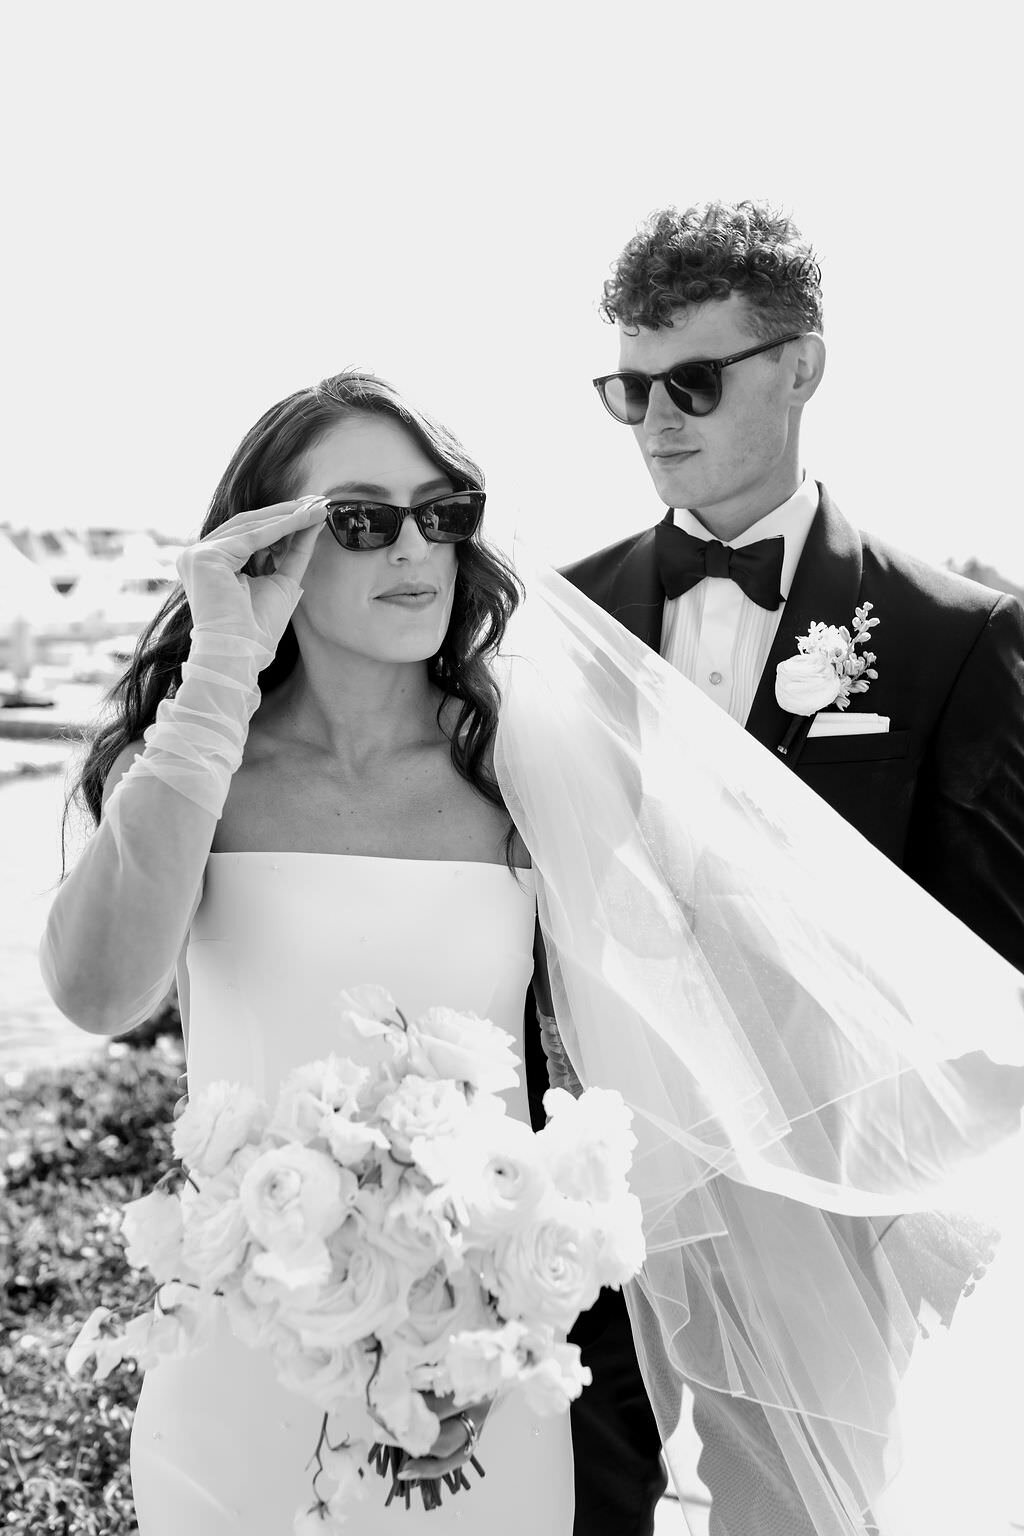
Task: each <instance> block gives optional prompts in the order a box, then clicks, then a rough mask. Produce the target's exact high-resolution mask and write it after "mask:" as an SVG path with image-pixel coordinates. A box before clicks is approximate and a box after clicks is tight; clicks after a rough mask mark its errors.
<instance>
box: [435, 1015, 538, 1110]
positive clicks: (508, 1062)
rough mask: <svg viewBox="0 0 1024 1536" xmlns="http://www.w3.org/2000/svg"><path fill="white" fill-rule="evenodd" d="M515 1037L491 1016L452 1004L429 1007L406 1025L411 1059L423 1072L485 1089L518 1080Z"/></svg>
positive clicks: (510, 1085) (496, 1088)
mask: <svg viewBox="0 0 1024 1536" xmlns="http://www.w3.org/2000/svg"><path fill="white" fill-rule="evenodd" d="M514 1044H515V1041H514V1039H513V1037H512V1036H511V1035H510V1034H507V1033H506V1031H505V1030H503V1029H498V1027H497V1025H495V1024H492V1023H491V1021H490V1019H479V1018H477V1016H476V1014H473V1013H456V1012H455V1010H454V1009H452V1008H428V1009H427V1011H426V1013H424V1014H423V1015H422V1016H421V1017H420V1018H418V1019H417V1020H416V1022H415V1024H411V1025H410V1026H409V1060H410V1065H411V1066H412V1069H413V1071H414V1072H421V1073H422V1074H423V1075H424V1076H425V1077H440V1078H451V1079H452V1080H453V1081H455V1082H457V1083H470V1084H472V1086H473V1087H474V1088H478V1089H481V1090H482V1091H483V1092H485V1093H501V1092H502V1090H503V1089H505V1088H514V1087H516V1085H517V1083H518V1082H519V1077H518V1074H517V1072H516V1067H517V1066H518V1065H519V1057H518V1056H517V1055H516V1054H515V1051H514V1050H513V1049H512V1047H513V1046H514Z"/></svg>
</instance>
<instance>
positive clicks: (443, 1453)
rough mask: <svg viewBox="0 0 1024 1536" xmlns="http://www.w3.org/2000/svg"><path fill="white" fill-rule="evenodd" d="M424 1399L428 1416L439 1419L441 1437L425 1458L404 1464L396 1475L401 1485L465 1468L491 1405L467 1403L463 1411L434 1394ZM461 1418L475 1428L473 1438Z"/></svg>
mask: <svg viewBox="0 0 1024 1536" xmlns="http://www.w3.org/2000/svg"><path fill="white" fill-rule="evenodd" d="M423 1397H424V1400H425V1402H426V1404H427V1407H428V1408H429V1409H430V1410H431V1412H432V1413H436V1414H437V1415H438V1417H439V1418H440V1420H441V1433H440V1434H439V1435H438V1437H437V1439H436V1440H435V1441H434V1443H433V1445H432V1446H431V1447H430V1452H429V1454H428V1455H426V1456H416V1457H414V1458H412V1460H410V1461H406V1462H403V1464H402V1470H401V1472H400V1473H399V1474H398V1476H399V1480H400V1481H401V1482H408V1481H410V1479H412V1478H419V1477H423V1478H426V1477H443V1476H444V1475H445V1473H446V1472H454V1471H455V1470H456V1469H457V1468H458V1467H464V1466H465V1465H466V1463H467V1462H468V1461H469V1459H470V1457H471V1456H472V1455H473V1447H474V1446H475V1445H476V1443H477V1440H478V1439H479V1437H480V1432H481V1430H482V1429H483V1427H484V1423H485V1421H486V1419H487V1415H488V1413H490V1411H491V1402H490V1401H488V1402H485V1403H467V1404H466V1405H465V1406H464V1407H462V1408H456V1407H455V1401H454V1399H453V1398H451V1397H436V1396H435V1395H434V1393H433V1392H424V1394H423ZM463 1414H465V1416H466V1418H467V1419H469V1420H470V1421H471V1422H472V1423H473V1424H474V1425H475V1426H476V1434H475V1435H470V1433H469V1431H468V1430H467V1428H466V1426H465V1424H464V1423H463V1419H462V1415H463Z"/></svg>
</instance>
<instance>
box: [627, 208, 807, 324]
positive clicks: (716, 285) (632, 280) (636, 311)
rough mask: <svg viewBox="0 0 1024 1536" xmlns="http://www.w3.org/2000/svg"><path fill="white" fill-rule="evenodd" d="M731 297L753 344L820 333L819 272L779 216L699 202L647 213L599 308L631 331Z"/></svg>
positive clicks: (799, 237)
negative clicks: (739, 301) (742, 303)
mask: <svg viewBox="0 0 1024 1536" xmlns="http://www.w3.org/2000/svg"><path fill="white" fill-rule="evenodd" d="M733 293H738V294H742V296H743V297H744V298H745V299H746V300H747V304H748V306H749V317H750V329H751V330H752V332H753V334H754V335H755V337H756V338H757V339H758V340H759V341H770V340H771V338H772V337H773V336H778V335H781V334H784V333H789V332H793V331H819V332H820V331H821V329H822V308H821V268H820V267H819V266H818V262H817V259H816V257H815V254H814V252H813V250H812V249H811V247H810V245H809V243H808V242H807V241H806V240H805V239H804V237H803V235H802V234H801V233H800V231H799V229H797V227H796V225H795V224H794V223H793V221H792V219H790V218H789V217H788V216H787V215H786V214H784V213H782V212H781V211H779V210H778V209H775V208H772V207H770V206H769V205H768V204H767V203H759V202H749V201H747V202H742V203H719V202H711V203H700V204H697V205H696V206H695V207H693V208H687V209H685V210H684V211H683V212H680V211H679V209H677V208H662V209H660V210H658V212H656V213H652V214H651V215H650V216H649V217H648V218H647V219H646V220H645V221H644V223H643V224H642V225H641V227H640V229H639V230H638V231H637V233H636V234H635V235H634V236H633V238H632V239H631V240H630V241H629V242H628V243H627V244H626V246H625V247H624V248H623V251H622V253H621V255H620V256H619V257H618V259H617V261H615V262H614V263H613V264H612V275H611V277H610V278H609V279H608V280H607V282H606V283H605V285H604V298H603V300H602V302H601V305H600V309H601V313H602V315H603V316H604V318H605V319H606V320H607V321H608V322H609V323H610V324H612V325H614V324H616V323H617V324H619V325H621V326H623V327H624V329H626V330H627V331H631V332H634V333H635V331H636V330H637V329H638V328H639V327H640V326H643V327H644V328H645V329H648V330H658V329H660V328H661V327H662V326H668V325H671V324H672V318H673V313H674V311H676V310H679V309H683V308H686V306H688V305H697V304H706V303H707V302H708V301H709V300H711V299H727V298H729V296H730V294H733Z"/></svg>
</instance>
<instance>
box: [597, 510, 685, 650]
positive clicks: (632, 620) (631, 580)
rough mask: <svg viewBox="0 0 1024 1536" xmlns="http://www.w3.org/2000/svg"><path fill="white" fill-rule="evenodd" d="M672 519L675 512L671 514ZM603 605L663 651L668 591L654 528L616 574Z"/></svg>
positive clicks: (649, 643) (646, 534)
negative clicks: (661, 576) (660, 569)
mask: <svg viewBox="0 0 1024 1536" xmlns="http://www.w3.org/2000/svg"><path fill="white" fill-rule="evenodd" d="M668 515H669V517H671V516H672V514H671V512H670V513H669V514H668ZM601 606H602V607H603V608H605V609H607V611H608V612H609V613H610V614H611V616H612V618H614V619H618V621H619V623H620V624H621V625H623V627H624V628H626V629H628V630H629V631H630V632H631V633H632V634H634V635H636V637H637V639H638V640H643V641H644V643H645V644H646V645H649V646H650V647H651V649H652V650H654V651H658V650H660V649H661V622H662V616H663V614H664V609H665V589H664V588H663V587H662V585H661V581H660V579H659V577H658V567H657V564H656V562H655V558H654V529H653V528H648V529H647V530H646V531H645V532H644V533H642V534H641V535H640V537H639V538H638V539H637V540H636V542H635V543H634V544H632V545H630V547H629V549H628V550H627V551H626V553H625V555H624V556H623V558H622V561H621V563H620V564H619V566H618V568H617V569H616V571H615V572H614V574H613V576H612V579H611V582H610V584H609V587H608V592H607V597H606V598H604V599H603V600H602V601H601Z"/></svg>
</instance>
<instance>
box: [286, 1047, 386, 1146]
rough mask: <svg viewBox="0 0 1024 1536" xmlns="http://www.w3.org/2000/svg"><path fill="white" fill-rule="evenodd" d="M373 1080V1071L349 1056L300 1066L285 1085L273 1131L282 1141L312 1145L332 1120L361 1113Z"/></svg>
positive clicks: (289, 1075)
mask: <svg viewBox="0 0 1024 1536" xmlns="http://www.w3.org/2000/svg"><path fill="white" fill-rule="evenodd" d="M369 1080H370V1073H369V1070H368V1069H367V1068H366V1067H360V1066H357V1065H356V1063H355V1062H354V1061H351V1060H350V1059H349V1058H348V1057H345V1056H334V1055H331V1056H328V1057H327V1058H326V1060H324V1061H311V1062H309V1063H307V1064H306V1065H305V1066H302V1067H296V1069H295V1070H294V1071H293V1072H289V1074H288V1076H287V1077H286V1078H285V1080H284V1082H283V1083H282V1085H281V1091H280V1093H279V1094H278V1098H277V1104H276V1105H275V1107H274V1114H273V1117H272V1119H271V1122H270V1133H271V1134H272V1135H275V1136H279V1137H280V1138H281V1140H282V1141H298V1142H301V1143H302V1144H303V1145H306V1144H308V1143H309V1142H311V1141H313V1140H314V1139H315V1138H316V1137H317V1136H321V1135H324V1134H325V1123H326V1122H327V1121H328V1120H330V1119H332V1118H333V1117H335V1116H339V1117H341V1118H342V1119H343V1120H351V1119H353V1118H354V1117H355V1116H356V1115H357V1114H358V1113H359V1109H360V1094H361V1093H362V1092H363V1091H364V1089H365V1088H366V1085H367V1083H368V1082H369Z"/></svg>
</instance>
